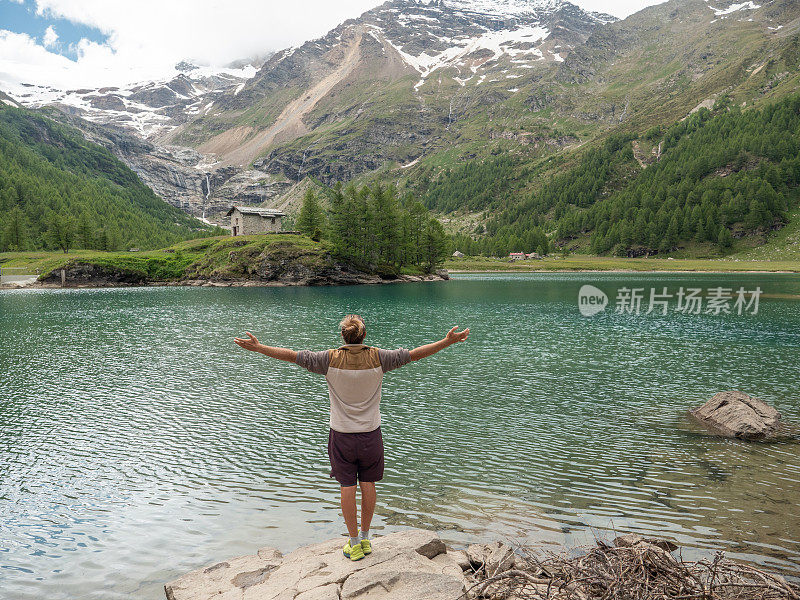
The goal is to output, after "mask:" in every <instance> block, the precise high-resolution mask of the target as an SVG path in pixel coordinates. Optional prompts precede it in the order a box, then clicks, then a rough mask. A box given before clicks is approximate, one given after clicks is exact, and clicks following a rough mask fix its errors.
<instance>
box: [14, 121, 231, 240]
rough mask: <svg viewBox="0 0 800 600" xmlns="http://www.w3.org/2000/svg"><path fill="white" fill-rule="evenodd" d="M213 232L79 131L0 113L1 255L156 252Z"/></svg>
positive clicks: (54, 123)
mask: <svg viewBox="0 0 800 600" xmlns="http://www.w3.org/2000/svg"><path fill="white" fill-rule="evenodd" d="M214 233H218V230H216V231H215V230H211V229H209V228H207V227H205V226H203V225H201V224H200V223H199V222H198V221H197V220H196V219H193V218H192V217H190V216H189V215H187V214H186V213H184V212H182V211H181V210H179V209H177V208H175V207H173V206H170V205H169V204H167V203H166V202H164V201H163V200H162V199H161V198H159V197H158V196H156V194H155V193H153V191H152V190H151V189H150V188H148V187H147V186H146V185H145V184H144V183H142V181H141V180H140V179H139V178H138V176H137V175H136V174H135V173H134V172H133V171H131V170H130V169H129V168H128V167H127V166H126V165H125V164H123V163H122V162H121V161H120V160H118V159H117V158H116V157H115V156H114V155H113V154H111V152H109V151H108V150H106V149H105V148H103V147H101V146H98V145H96V144H93V143H91V142H88V141H87V140H86V139H85V138H84V137H83V136H82V134H81V133H80V132H79V131H77V130H75V129H73V128H71V127H67V126H64V125H61V124H59V123H56V122H55V121H53V120H51V119H49V118H47V117H45V116H43V115H41V114H39V113H38V112H36V111H30V110H26V109H18V108H12V107H6V106H3V107H0V251H9V250H17V251H22V250H42V249H54V250H55V249H61V250H65V251H66V250H68V249H70V248H87V249H96V250H120V249H124V248H129V247H140V248H160V247H164V246H168V245H170V244H173V243H175V242H177V241H179V240H182V239H186V238H189V237H197V236H199V235H211V234H214Z"/></svg>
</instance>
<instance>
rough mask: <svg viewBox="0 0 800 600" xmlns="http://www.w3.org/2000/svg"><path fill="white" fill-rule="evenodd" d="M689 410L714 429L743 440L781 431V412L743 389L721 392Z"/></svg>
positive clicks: (763, 437)
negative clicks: (742, 390)
mask: <svg viewBox="0 0 800 600" xmlns="http://www.w3.org/2000/svg"><path fill="white" fill-rule="evenodd" d="M689 414H690V415H691V416H692V417H694V418H695V419H697V420H698V421H699V422H700V423H702V424H703V425H705V426H706V427H707V428H708V429H710V430H711V431H712V432H714V433H717V434H720V435H724V436H726V437H733V438H738V439H741V440H750V441H753V440H764V439H771V438H774V437H776V436H778V435H779V434H780V433H781V423H780V420H781V414H780V413H779V412H778V411H777V410H775V409H774V408H772V407H771V406H770V405H769V404H767V403H765V402H763V401H761V400H759V399H758V398H754V397H752V396H748V395H747V394H745V393H744V392H739V391H729V392H719V393H718V394H716V395H715V396H714V397H713V398H711V400H709V401H708V402H706V403H705V404H704V405H703V406H701V407H699V408H695V409H693V410H690V411H689Z"/></svg>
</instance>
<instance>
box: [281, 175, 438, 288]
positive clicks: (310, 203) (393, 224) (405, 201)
mask: <svg viewBox="0 0 800 600" xmlns="http://www.w3.org/2000/svg"><path fill="white" fill-rule="evenodd" d="M323 199H324V200H327V202H326V203H325V204H327V206H323V202H322V201H321V200H323ZM296 227H297V229H298V230H299V231H300V232H301V233H304V234H306V235H308V236H310V237H312V238H313V239H315V240H321V239H325V240H326V241H328V242H329V243H330V244H331V246H332V248H333V252H334V254H335V255H336V256H339V257H340V258H342V259H345V260H347V261H348V262H351V263H353V264H355V265H357V266H359V267H361V268H365V269H368V270H371V271H378V272H386V273H394V274H396V273H398V272H399V271H400V270H401V269H402V268H403V267H408V266H414V267H419V268H421V269H423V270H425V271H427V272H431V271H433V270H434V269H435V268H436V267H437V266H438V265H440V264H441V263H442V262H443V261H444V259H445V258H446V257H447V256H448V254H449V252H450V243H449V239H448V236H447V234H446V233H445V230H444V227H443V226H442V224H441V223H440V222H439V221H438V220H436V219H434V218H433V217H431V216H430V214H429V213H428V209H427V208H425V206H424V205H423V204H422V203H421V202H419V201H418V200H417V199H415V198H414V196H413V194H411V193H406V194H404V195H403V196H402V197H398V192H397V189H396V188H395V187H394V186H386V185H383V184H381V183H375V184H373V185H364V186H362V187H358V186H356V185H354V184H352V183H351V184H349V185H347V186H344V185H342V184H341V183H337V184H336V185H334V186H333V187H330V188H327V187H326V188H322V191H321V194H320V196H318V194H317V193H316V192H315V191H314V189H309V190H308V191H307V192H306V194H305V196H304V197H303V204H302V206H301V208H300V212H299V214H298V216H297V222H296Z"/></svg>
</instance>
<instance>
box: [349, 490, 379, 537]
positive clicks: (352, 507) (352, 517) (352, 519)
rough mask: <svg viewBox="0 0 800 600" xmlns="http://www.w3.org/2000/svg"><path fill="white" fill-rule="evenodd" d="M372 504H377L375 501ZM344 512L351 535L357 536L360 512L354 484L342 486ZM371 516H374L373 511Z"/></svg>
mask: <svg viewBox="0 0 800 600" xmlns="http://www.w3.org/2000/svg"><path fill="white" fill-rule="evenodd" d="M372 506H373V507H374V506H375V504H374V502H373V505H372ZM362 510H363V509H362ZM342 514H343V515H344V522H345V524H346V525H347V532H348V533H349V534H350V537H351V538H357V537H358V512H357V511H356V486H354V485H349V486H347V487H345V486H342ZM370 517H372V514H371V513H370Z"/></svg>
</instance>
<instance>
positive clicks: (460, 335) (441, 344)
mask: <svg viewBox="0 0 800 600" xmlns="http://www.w3.org/2000/svg"><path fill="white" fill-rule="evenodd" d="M456 329H458V325H456V326H455V327H453V328H452V329H451V330H450V331H448V332H447V335H446V336H444V338H443V339H441V340H439V341H438V342H433V343H431V344H425V345H424V346H420V347H419V348H414V349H413V350H412V351H411V352H410V353H409V354H410V355H411V360H419V359H420V358H426V357H428V356H430V355H431V354H436V353H437V352H438V351H439V350H443V349H445V348H447V347H448V346H452V345H453V344H456V343H458V342H463V341H464V340H466V339H467V336H468V335H469V328H467V329H465V330H464V331H456Z"/></svg>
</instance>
